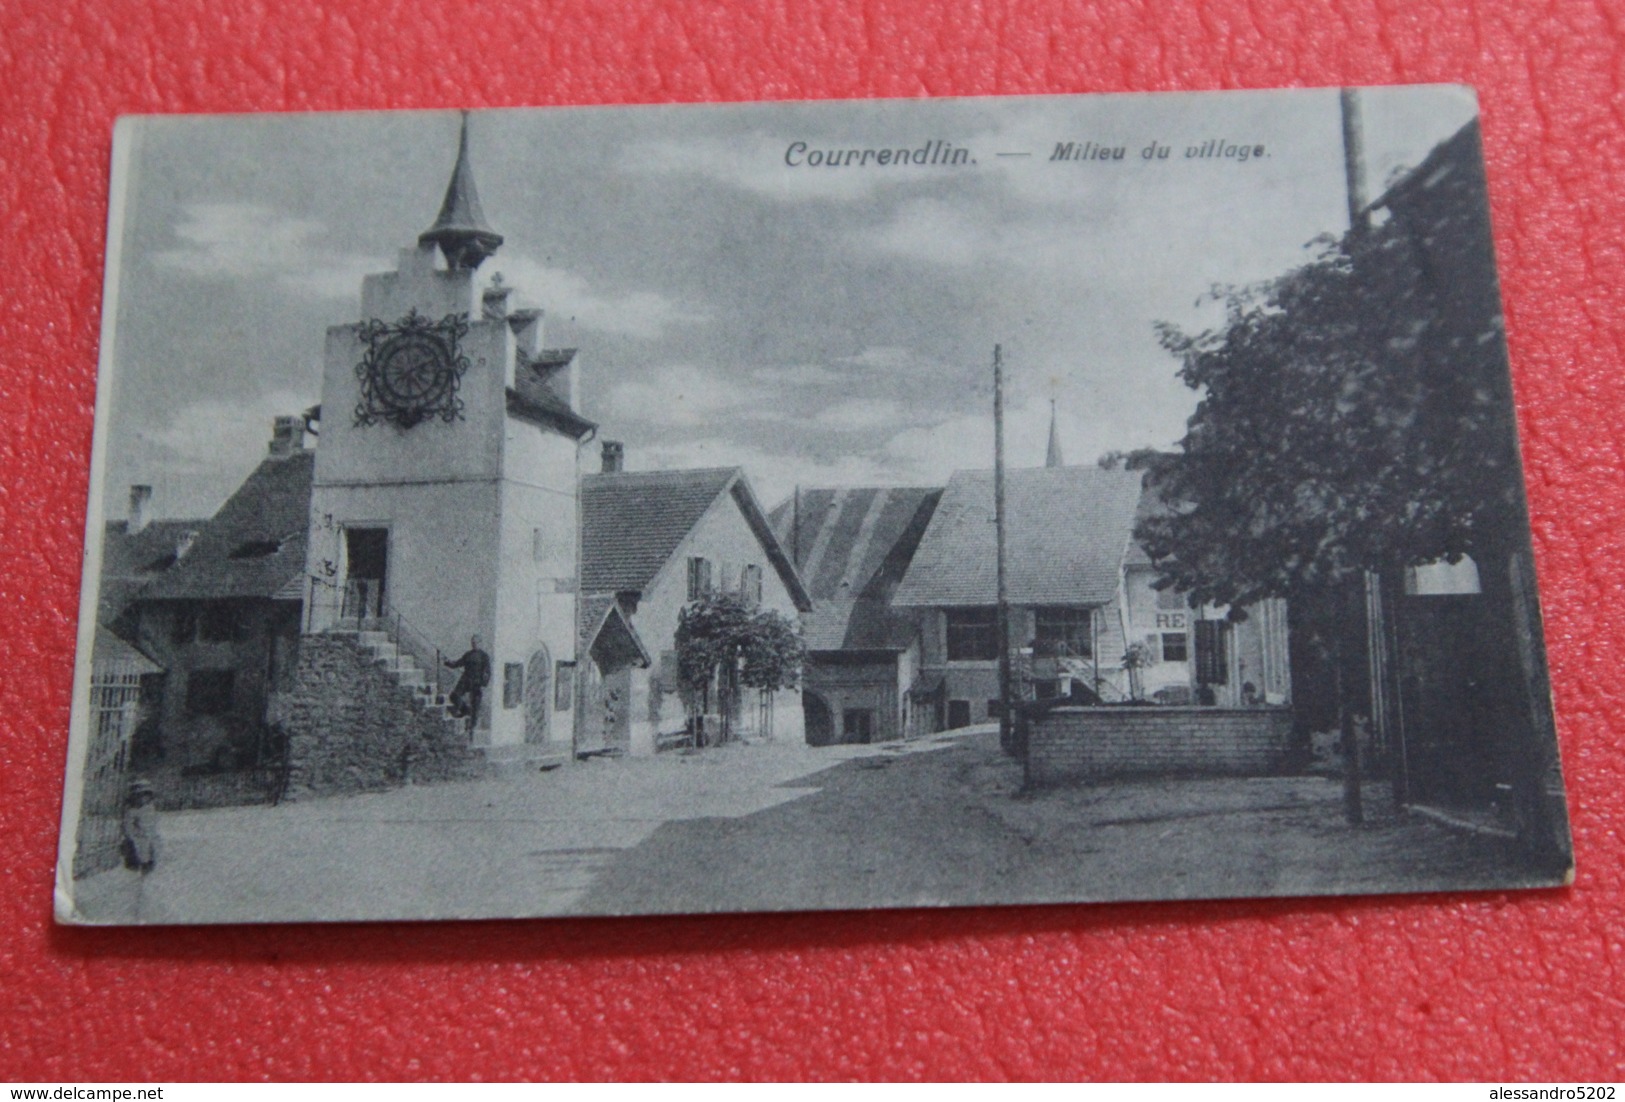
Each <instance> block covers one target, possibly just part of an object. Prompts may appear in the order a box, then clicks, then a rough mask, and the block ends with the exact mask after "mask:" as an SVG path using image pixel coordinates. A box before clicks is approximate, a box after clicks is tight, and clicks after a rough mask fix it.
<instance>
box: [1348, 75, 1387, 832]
mask: <svg viewBox="0 0 1625 1102" xmlns="http://www.w3.org/2000/svg"><path fill="white" fill-rule="evenodd" d="M1338 99H1339V104H1340V106H1341V107H1342V109H1343V110H1342V115H1343V180H1344V184H1345V187H1346V194H1347V198H1348V207H1349V235H1350V237H1359V236H1360V235H1361V234H1363V233H1365V231H1366V229H1367V227H1368V225H1369V222H1368V220H1367V217H1366V209H1365V204H1366V197H1365V134H1364V131H1363V129H1362V128H1361V126H1360V94H1359V92H1357V91H1356V90H1355V89H1353V88H1344V89H1343V90H1342V91H1341V92H1340V93H1339V96H1338ZM1363 581H1364V587H1365V598H1366V607H1365V612H1366V616H1365V621H1366V639H1367V644H1368V645H1367V652H1366V659H1367V674H1368V677H1369V679H1370V683H1371V706H1370V707H1369V708H1368V711H1369V712H1370V713H1371V717H1370V723H1371V724H1372V725H1373V728H1375V725H1376V724H1378V723H1381V722H1382V720H1381V718H1380V716H1379V714H1378V709H1377V704H1378V701H1379V698H1380V693H1379V691H1378V685H1377V682H1376V668H1377V667H1376V663H1377V651H1376V650H1375V649H1374V647H1373V646H1372V644H1373V643H1374V642H1375V641H1378V636H1377V635H1376V634H1375V633H1374V632H1373V631H1372V630H1371V629H1372V619H1371V615H1370V614H1371V611H1372V606H1371V602H1372V601H1373V599H1374V598H1375V596H1376V587H1375V586H1373V584H1372V581H1373V579H1372V576H1371V574H1370V572H1369V571H1367V572H1366V573H1365V575H1364V578H1363ZM1350 596H1351V597H1352V594H1351V595H1350ZM1352 604H1353V601H1352V600H1340V601H1339V602H1338V609H1339V612H1340V613H1341V614H1342V615H1340V617H1339V619H1342V620H1343V621H1344V622H1343V623H1340V624H1338V625H1337V630H1338V632H1339V633H1340V637H1339V641H1338V646H1337V663H1338V669H1337V708H1338V712H1339V715H1338V723H1339V729H1340V731H1341V735H1342V740H1343V817H1344V818H1345V819H1347V820H1348V822H1349V825H1351V826H1358V825H1359V824H1360V823H1362V822H1364V821H1365V809H1364V807H1363V802H1362V799H1361V794H1360V732H1359V731H1358V730H1356V729H1355V726H1354V722H1353V714H1352V705H1351V704H1350V703H1349V699H1348V691H1347V681H1348V674H1347V671H1346V670H1344V669H1343V668H1342V667H1343V662H1344V656H1345V655H1346V654H1347V653H1348V647H1347V646H1346V645H1345V643H1344V641H1343V639H1342V638H1341V636H1342V635H1346V634H1347V627H1346V624H1347V619H1346V617H1347V612H1348V611H1349V610H1350V609H1349V606H1351V605H1352Z"/></svg>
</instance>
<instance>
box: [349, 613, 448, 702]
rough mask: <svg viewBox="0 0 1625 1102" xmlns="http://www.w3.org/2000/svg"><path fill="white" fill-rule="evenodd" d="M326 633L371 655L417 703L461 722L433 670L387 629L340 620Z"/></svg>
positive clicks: (375, 663) (374, 661)
mask: <svg viewBox="0 0 1625 1102" xmlns="http://www.w3.org/2000/svg"><path fill="white" fill-rule="evenodd" d="M327 634H329V635H335V636H338V637H340V638H343V639H350V640H352V641H354V642H355V644H356V645H357V646H359V647H360V648H361V649H362V650H364V651H366V652H367V653H368V654H369V655H370V656H371V657H372V661H373V664H374V665H376V666H377V667H378V668H380V669H382V670H383V671H384V672H385V673H387V674H389V676H390V677H391V678H392V679H394V681H395V683H396V684H398V685H400V686H401V687H402V688H404V689H407V690H409V691H410V692H411V693H412V696H413V698H414V700H415V701H416V702H417V704H418V706H419V707H421V708H422V709H423V710H424V711H426V712H430V713H432V714H435V715H438V716H439V717H440V718H441V719H443V720H444V721H445V722H446V723H448V724H457V725H458V726H459V727H460V726H461V723H460V721H459V720H457V719H456V718H455V717H453V716H452V714H451V701H450V700H448V699H447V697H446V694H445V693H442V692H440V691H439V690H438V688H437V687H436V684H435V681H436V678H435V672H434V671H433V670H426V669H424V667H423V664H422V663H421V662H419V661H418V660H417V658H415V657H414V656H413V655H412V654H410V653H409V652H407V651H405V650H403V649H402V648H401V646H400V644H398V643H397V642H396V641H395V640H394V639H393V638H392V637H391V636H390V634H389V632H387V631H383V630H378V629H374V628H371V627H367V626H363V625H361V624H359V623H357V622H356V621H354V620H340V621H339V622H338V623H337V624H334V625H333V626H332V627H331V628H329V629H328V631H327Z"/></svg>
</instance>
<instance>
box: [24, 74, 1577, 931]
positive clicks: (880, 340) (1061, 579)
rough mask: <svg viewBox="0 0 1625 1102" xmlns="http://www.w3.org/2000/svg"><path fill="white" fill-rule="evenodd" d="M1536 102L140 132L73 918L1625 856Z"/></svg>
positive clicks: (1037, 895) (141, 128)
mask: <svg viewBox="0 0 1625 1102" xmlns="http://www.w3.org/2000/svg"><path fill="white" fill-rule="evenodd" d="M1477 110H1478V109H1477V104H1476V101H1475V98H1474V96H1473V93H1472V92H1471V91H1470V90H1468V89H1464V88H1461V87H1455V86H1411V87H1385V88H1360V89H1337V88H1329V89H1305V90H1294V91H1271V92H1211V93H1183V94H1140V95H1119V96H1104V95H1097V96H1081V95H1080V96H1055V97H1010V98H987V99H944V100H883V101H861V102H825V103H774V104H737V105H723V106H692V107H687V106H685V107H613V108H545V109H507V110H489V111H477V112H457V111H416V112H370V113H342V114H298V115H294V114H287V115H274V114H267V115H236V116H167V117H159V116H143V117H130V118H125V119H123V120H121V121H120V123H119V125H118V127H117V130H116V132H115V134H114V136H113V158H112V160H113V175H112V186H111V190H110V213H109V230H108V242H107V267H106V287H105V299H104V309H103V317H102V344H101V364H100V372H99V378H98V384H97V389H96V395H95V401H96V427H95V440H94V445H93V454H92V483H91V487H90V499H89V516H88V519H87V550H86V561H85V570H84V583H83V591H82V593H83V596H82V599H81V607H80V625H79V635H78V665H77V670H76V680H75V687H74V700H73V720H72V730H71V734H70V742H69V759H68V764H67V779H66V789H65V801H64V811H63V826H62V840H61V846H60V851H59V865H58V872H57V881H56V883H57V888H56V914H57V918H58V920H59V921H61V922H65V923H73V924H106V925H122V924H197V923H255V922H290V921H291V922H303V921H360V920H384V919H468V918H520V917H546V916H565V915H570V916H582V915H637V914H665V913H687V914H692V913H708V912H739V911H796V910H822V909H858V908H896V907H925V906H929V907H941V906H986V905H1002V904H1035V903H1082V902H1110V901H1130V900H1172V899H1220V898H1252V897H1265V896H1314V895H1344V894H1372V893H1416V892H1449V891H1470V890H1507V889H1516V888H1539V887H1553V886H1558V885H1562V884H1565V883H1568V882H1569V881H1570V880H1571V878H1572V872H1573V852H1572V846H1571V844H1570V838H1569V828H1568V816H1567V809H1566V804H1565V800H1564V792H1563V781H1562V774H1561V768H1560V764H1559V761H1558V753H1557V741H1556V735H1555V730H1554V721H1553V715H1552V704H1551V692H1550V685H1549V682H1548V675H1547V667H1546V655H1545V647H1544V643H1543V635H1542V630H1541V618H1540V609H1539V600H1538V595H1537V586H1536V579H1535V574H1534V562H1533V555H1532V553H1531V545H1530V522H1529V517H1528V511H1527V506H1526V503H1525V496H1524V483H1523V474H1522V467H1521V464H1520V460H1519V452H1518V439H1517V426H1516V417H1515V412H1514V404H1513V394H1512V383H1511V375H1510V370H1509V364H1508V361H1507V353H1506V343H1505V339H1504V335H1503V321H1502V307H1501V300H1500V292H1499V289H1498V285H1497V279H1496V269H1495V260H1494V252H1493V248H1492V237H1491V225H1490V211H1491V203H1490V187H1489V186H1488V185H1487V183H1486V175H1485V169H1484V164H1483V157H1482V153H1481V149H1480V141H1479V124H1478V114H1477Z"/></svg>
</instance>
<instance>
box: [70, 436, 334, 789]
mask: <svg viewBox="0 0 1625 1102" xmlns="http://www.w3.org/2000/svg"><path fill="white" fill-rule="evenodd" d="M304 438H305V427H304V421H303V419H302V418H300V417H281V418H278V419H277V420H276V423H275V426H274V430H273V436H272V440H271V444H270V452H269V454H268V455H267V456H266V458H265V459H263V460H262V461H261V462H260V464H259V466H258V467H256V468H255V469H254V471H253V472H252V473H251V474H250V475H249V476H248V478H247V479H246V480H245V481H244V482H243V484H242V485H241V486H239V487H238V488H237V490H236V492H234V493H233V494H232V495H231V496H230V497H229V498H227V499H226V501H225V503H224V504H223V505H221V506H220V508H219V510H218V511H217V512H216V513H215V514H214V516H213V517H211V518H209V519H208V520H207V521H204V522H201V523H199V522H196V521H151V522H149V521H147V520H146V518H145V512H146V509H147V507H148V494H149V491H148V490H147V488H146V487H135V488H134V489H133V491H132V498H131V500H132V510H131V517H130V519H129V520H127V521H126V522H124V530H123V532H122V534H120V538H114V539H112V540H110V541H109V543H108V545H106V546H104V559H103V575H102V576H103V586H102V589H101V592H100V595H99V598H100V606H101V615H102V618H103V620H104V622H105V623H107V624H109V625H110V626H111V627H112V628H113V629H114V630H115V631H116V632H117V633H118V634H119V635H121V636H122V637H123V638H125V639H126V640H128V641H129V642H130V643H132V644H133V645H134V646H135V647H136V648H138V649H139V651H140V652H141V653H142V654H144V655H145V656H147V657H148V658H150V660H151V661H153V662H154V663H156V665H157V666H158V667H161V669H162V670H163V671H164V672H163V673H162V675H161V676H160V677H155V678H153V680H151V681H149V683H148V684H149V686H150V687H149V690H148V691H147V692H146V693H144V694H143V713H144V715H143V722H142V726H141V729H140V730H138V731H135V732H132V733H131V734H132V741H133V745H132V747H131V754H132V757H133V759H134V760H133V761H132V763H131V764H132V765H134V766H136V767H138V768H140V769H142V770H143V772H144V774H145V775H146V776H148V777H149V779H151V780H152V781H153V782H154V784H155V786H156V787H157V789H158V791H159V793H160V796H161V797H162V798H166V799H170V800H178V799H181V798H182V789H183V788H184V787H185V786H184V784H183V781H184V780H185V778H187V777H196V776H202V775H211V774H221V773H229V772H232V771H234V770H238V769H241V768H245V767H248V766H251V765H253V764H256V763H258V762H259V761H260V760H262V759H263V758H265V757H266V756H267V754H268V753H270V752H272V748H271V747H269V746H268V745H267V726H266V717H267V713H268V711H269V707H270V702H271V700H272V698H273V697H274V696H275V695H276V694H277V693H278V692H283V691H286V690H287V689H288V688H289V687H290V686H291V683H292V677H293V669H294V660H295V657H296V655H297V652H298V643H299V630H300V616H301V609H302V594H303V590H304V562H305V525H306V521H307V510H308V507H309V502H310V480H311V469H312V461H313V456H312V454H311V452H310V451H308V450H307V449H306V448H305V447H304ZM110 534H111V533H110Z"/></svg>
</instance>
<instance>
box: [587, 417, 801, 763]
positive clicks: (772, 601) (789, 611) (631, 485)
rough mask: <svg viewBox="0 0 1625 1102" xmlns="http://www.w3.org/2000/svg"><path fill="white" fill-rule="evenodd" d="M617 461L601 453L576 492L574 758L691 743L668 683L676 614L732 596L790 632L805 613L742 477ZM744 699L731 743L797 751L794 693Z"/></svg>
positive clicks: (791, 573)
mask: <svg viewBox="0 0 1625 1102" xmlns="http://www.w3.org/2000/svg"><path fill="white" fill-rule="evenodd" d="M623 454H624V453H623V451H622V448H621V445H620V444H618V443H616V442H613V441H606V442H605V443H604V445H603V451H602V456H603V464H602V467H603V469H602V470H601V471H600V473H598V474H594V475H588V476H586V477H584V478H583V479H582V483H581V522H582V537H581V556H582V558H581V592H582V602H581V607H582V610H583V619H582V628H583V636H582V640H581V648H582V653H583V654H584V655H585V656H586V660H587V668H586V669H585V670H584V671H583V673H584V676H583V678H582V680H581V684H582V690H581V692H582V697H583V702H582V710H581V713H580V719H579V727H578V746H579V747H580V749H581V750H582V751H583V752H592V751H594V750H610V751H619V752H622V753H630V754H638V755H642V754H651V753H653V752H654V751H655V750H656V749H657V748H658V747H660V746H661V745H663V744H665V743H667V742H670V741H674V740H677V739H682V738H685V737H687V738H692V737H693V736H694V732H693V729H692V727H691V720H692V719H693V718H694V717H692V716H691V715H690V714H689V711H688V709H687V707H686V705H685V701H684V700H683V697H682V694H681V693H680V691H679V684H678V679H677V649H676V648H677V643H676V633H677V623H678V615H679V613H680V612H681V611H682V609H683V608H684V607H685V606H687V605H688V604H690V603H691V602H694V601H698V600H701V599H703V598H704V597H705V596H707V595H708V594H710V593H713V592H717V591H721V592H728V593H737V594H739V595H741V596H742V597H743V598H745V600H746V601H747V602H749V603H750V604H751V605H753V606H757V607H760V608H764V609H771V610H773V611H776V612H779V613H781V614H783V615H784V616H785V617H787V618H788V619H790V620H791V621H794V620H795V618H796V617H797V615H798V614H800V613H804V612H807V611H809V610H810V609H811V608H812V602H811V600H810V598H809V597H808V594H807V591H806V588H805V587H804V586H803V584H802V581H801V578H800V576H799V575H798V573H797V571H796V569H795V566H794V564H793V563H791V561H790V558H789V556H788V555H787V554H786V553H785V550H784V548H783V546H782V545H781V543H780V541H779V540H778V539H777V538H776V537H775V536H774V534H773V530H772V528H771V527H770V525H769V523H768V519H767V517H766V515H765V514H764V513H763V511H762V508H761V505H760V504H759V503H758V502H757V500H756V495H755V493H754V492H753V491H752V490H751V488H750V483H749V482H748V481H747V480H746V478H745V474H744V472H743V471H742V470H740V469H739V468H738V467H717V468H712V469H701V470H678V471H626V470H624V469H622V468H623ZM746 692H747V696H748V698H749V699H745V700H742V701H741V702H740V703H741V706H740V707H739V709H738V710H737V712H736V713H735V714H734V715H733V717H732V729H733V732H734V733H735V734H740V735H756V736H760V737H772V738H782V739H790V740H795V741H799V740H801V738H802V737H803V724H802V701H801V693H800V690H799V689H793V688H792V689H784V690H781V691H778V692H763V693H760V694H758V693H757V692H755V691H752V690H747V691H746ZM702 734H703V732H702Z"/></svg>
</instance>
